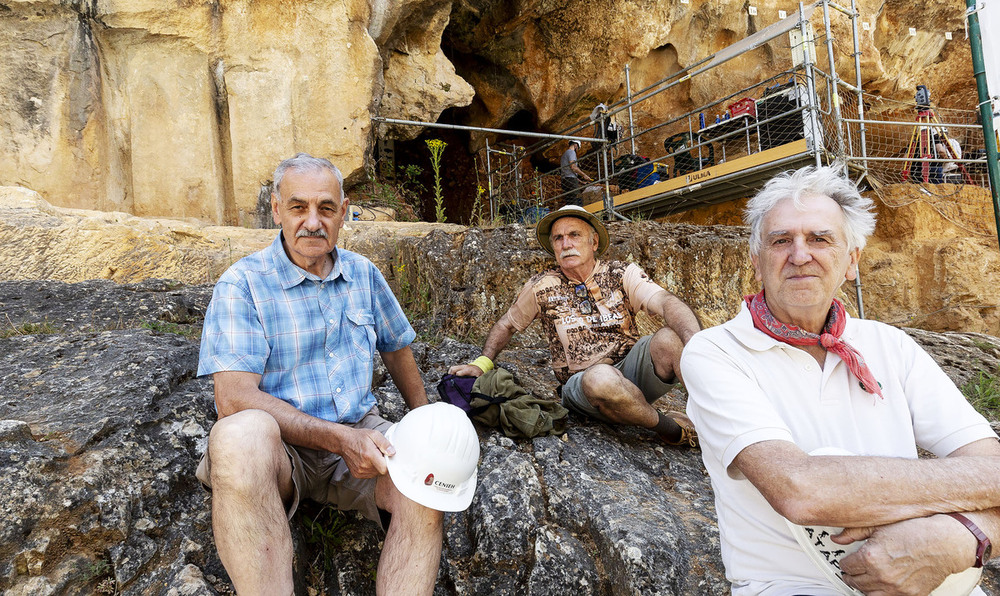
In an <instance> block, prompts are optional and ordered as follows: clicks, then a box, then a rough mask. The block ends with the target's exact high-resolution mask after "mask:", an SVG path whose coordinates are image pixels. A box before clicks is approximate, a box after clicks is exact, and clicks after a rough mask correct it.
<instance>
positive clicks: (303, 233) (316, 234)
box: [295, 228, 326, 238]
mask: <svg viewBox="0 0 1000 596" xmlns="http://www.w3.org/2000/svg"><path fill="white" fill-rule="evenodd" d="M295 237H296V238H326V230H324V229H323V228H320V229H318V230H315V231H310V230H307V229H305V228H302V229H300V230H299V231H298V232H296V233H295Z"/></svg>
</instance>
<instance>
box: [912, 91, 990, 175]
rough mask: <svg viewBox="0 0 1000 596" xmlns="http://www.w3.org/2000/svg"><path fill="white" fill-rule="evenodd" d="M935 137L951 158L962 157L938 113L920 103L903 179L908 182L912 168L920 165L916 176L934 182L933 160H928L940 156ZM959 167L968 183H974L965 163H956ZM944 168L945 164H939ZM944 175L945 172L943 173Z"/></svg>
mask: <svg viewBox="0 0 1000 596" xmlns="http://www.w3.org/2000/svg"><path fill="white" fill-rule="evenodd" d="M935 137H936V138H937V139H939V141H938V142H940V143H941V144H942V145H943V146H944V150H945V153H947V154H948V157H950V158H951V159H956V160H957V159H961V158H960V157H959V156H958V155H956V154H955V149H954V148H953V147H952V146H951V139H949V138H948V131H946V130H945V128H944V126H943V125H942V124H941V121H940V120H938V117H937V115H935V114H934V110H932V109H931V107H930V106H928V105H920V106H918V107H917V123H916V124H915V125H914V126H913V133H912V134H911V135H910V143H909V144H908V145H907V147H906V160H907V161H906V165H905V166H903V181H904V182H906V181H907V180H909V178H910V173H911V171H910V168H915V167H917V166H919V167H920V173H919V174H917V173H916V172H913V173H914V174H917V175H916V176H915V177H917V178H919V179H920V180H922V181H923V182H932V180H931V175H930V174H931V162H929V161H926V160H933V159H937V158H939V157H942V156H939V155H938V154H937V150H936V149H935V148H934V144H935ZM912 159H917V160H920V161H916V162H914V161H910V160H912ZM956 165H958V169H959V170H961V172H962V179H963V180H964V181H965V183H966V184H974V182H973V181H972V176H971V175H969V172H968V170H966V169H965V165H964V164H961V163H959V164H956ZM938 167H939V168H943V167H944V166H943V164H941V165H939V166H938ZM942 175H943V173H942ZM940 181H943V179H942V180H934V181H933V182H940Z"/></svg>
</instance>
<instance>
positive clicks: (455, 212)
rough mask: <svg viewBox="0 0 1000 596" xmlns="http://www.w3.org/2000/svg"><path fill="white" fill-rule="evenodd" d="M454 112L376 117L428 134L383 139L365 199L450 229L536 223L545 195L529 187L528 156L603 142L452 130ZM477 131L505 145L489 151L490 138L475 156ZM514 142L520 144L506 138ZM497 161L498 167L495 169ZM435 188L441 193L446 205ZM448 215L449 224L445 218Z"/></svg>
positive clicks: (511, 132) (459, 127)
mask: <svg viewBox="0 0 1000 596" xmlns="http://www.w3.org/2000/svg"><path fill="white" fill-rule="evenodd" d="M453 110H454V108H450V109H449V110H445V112H443V113H442V115H441V118H440V119H439V121H438V122H419V121H413V120H398V119H395V118H382V117H374V118H372V120H373V121H375V122H378V123H381V124H385V125H391V126H420V127H423V128H425V129H426V130H424V131H422V132H421V133H420V135H419V136H418V137H417V138H416V139H414V140H410V141H399V140H395V141H391V140H388V139H379V141H378V147H377V154H376V157H375V162H376V163H375V168H374V170H375V176H376V180H373V181H372V182H371V185H372V188H373V189H374V192H372V193H369V194H370V195H371V196H368V197H366V198H369V199H372V200H375V201H376V202H388V203H395V204H394V205H393V207H394V208H395V209H396V211H397V213H399V212H402V214H403V218H404V219H405V217H406V215H407V214H409V215H410V216H411V217H413V218H416V219H420V220H423V221H439V220H440V221H444V222H448V223H466V224H468V223H482V222H484V221H492V220H495V219H496V218H498V217H504V219H506V220H509V221H526V219H527V220H532V223H533V218H532V215H531V214H532V213H538V211H537V210H535V211H532V207H533V206H535V207H538V206H537V205H534V203H537V202H538V201H537V200H536V199H537V198H538V197H540V196H541V194H542V193H541V189H538V190H537V191H536V190H535V189H534V184H533V183H529V180H532V179H533V177H532V175H531V172H532V171H534V169H535V167H534V166H533V165H532V163H533V162H532V161H531V160H530V159H525V158H526V157H527V156H534V155H537V154H538V148H539V147H550V146H553V145H555V144H556V143H558V142H560V141H566V140H572V139H576V140H581V141H589V142H599V141H600V139H595V138H591V137H588V136H578V135H577V136H574V135H562V134H549V133H541V132H531V131H523V130H503V129H496V128H486V127H480V126H465V125H461V124H452V123H449V122H448V120H454V119H455V113H454V112H453ZM518 116H520V118H521V121H522V124H523V123H524V122H525V121H527V120H531V118H532V117H531V115H530V113H527V112H524V113H523V114H518ZM472 133H487V134H490V135H498V136H502V137H503V138H504V140H501V141H498V142H495V143H494V144H493V145H491V144H490V142H489V139H488V137H487V140H486V151H485V152H479V153H478V154H473V153H470V151H469V147H470V146H471V135H472ZM511 137H513V138H514V139H515V141H507V140H506V139H508V138H511ZM526 138H527V139H530V140H534V141H535V145H532V146H531V147H524V145H523V144H519V143H525V139H526ZM436 142H443V143H444V146H443V148H442V149H441V150H440V151H441V156H440V160H439V163H438V174H437V176H435V172H434V163H433V160H432V150H431V146H432V145H435V144H437V143H436ZM494 160H496V162H497V163H493V161H494ZM506 162H509V163H506ZM505 163H506V166H505V165H504V164H505ZM525 168H526V170H525ZM523 170H524V172H522V171H523ZM522 174H524V175H522ZM437 186H439V187H440V188H439V190H440V202H439V201H438V199H437V197H438V190H437V188H436V187H437ZM501 188H503V189H508V191H509V192H508V194H507V198H506V200H505V201H504V200H500V197H499V196H498V191H499V189H501ZM511 197H513V198H511ZM442 210H443V218H442V217H439V214H441V213H442Z"/></svg>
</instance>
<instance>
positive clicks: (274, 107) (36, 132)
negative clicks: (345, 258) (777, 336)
mask: <svg viewBox="0 0 1000 596" xmlns="http://www.w3.org/2000/svg"><path fill="white" fill-rule="evenodd" d="M857 6H858V10H859V12H860V14H861V18H862V20H863V21H864V22H865V23H867V24H869V25H870V27H869V28H868V30H865V31H863V32H862V40H861V41H862V52H863V63H862V69H863V75H862V76H863V79H864V81H865V85H866V89H867V90H868V91H869V92H871V93H873V94H874V95H877V96H879V95H880V96H884V97H885V98H890V99H903V100H905V101H909V100H910V98H911V97H912V93H913V87H914V85H915V84H917V83H924V84H927V85H929V86H930V87H931V89H932V90H934V93H935V101H936V103H938V104H940V105H949V106H951V105H958V106H963V107H968V106H971V105H973V103H974V97H975V91H974V86H973V84H972V82H971V80H972V79H971V65H970V57H969V56H970V52H969V48H968V44H967V43H966V42H965V41H964V39H963V38H962V36H961V35H955V36H954V39H952V40H946V39H945V37H944V34H945V32H955V33H959V32H960V31H961V30H962V26H963V24H962V23H963V21H962V19H963V11H964V3H962V2H961V0H934V1H933V2H928V3H920V4H919V5H917V4H912V3H911V4H905V3H884V2H877V1H875V0H859V2H858V3H857ZM751 8H753V9H754V10H755V11H756V14H750V9H751ZM796 8H797V4H795V3H793V2H789V1H787V0H762V1H760V2H755V3H753V4H752V5H749V4H744V5H734V4H732V3H730V2H725V1H724V0H691V1H690V2H681V3H672V4H671V3H663V2H657V1H655V0H641V1H635V0H613V1H611V2H595V1H593V0H554V1H545V2H542V1H539V0H533V1H528V2H516V3H511V2H506V1H500V0H371V1H368V2H366V1H363V0H348V1H343V2H340V1H333V0H319V1H314V2H288V1H286V0H253V1H251V0H211V1H208V2H202V3H190V2H181V3H162V2H155V1H153V0H101V1H100V2H97V1H96V0H87V1H83V0H73V1H66V0H6V1H4V2H0V50H2V53H3V55H4V56H5V57H6V59H5V60H4V61H3V62H2V63H0V87H2V88H4V89H5V90H8V92H5V93H4V94H3V95H2V96H0V130H2V131H3V132H4V135H3V136H2V137H0V185H20V186H26V187H28V188H32V189H34V190H37V191H38V192H40V193H41V194H42V195H43V196H44V197H45V198H46V199H47V200H48V201H50V202H52V203H54V204H58V205H61V206H66V207H75V208H88V209H98V210H102V211H120V212H125V213H130V214H134V215H145V216H171V217H196V218H199V219H202V220H204V221H208V222H212V223H216V224H226V225H251V223H252V222H253V220H254V217H253V215H254V212H255V209H256V198H257V195H258V191H259V189H260V185H261V184H262V183H264V182H266V181H267V180H268V179H269V177H270V172H271V171H272V169H273V168H274V166H275V164H276V163H277V162H278V161H279V160H280V159H281V158H284V157H287V156H289V155H291V154H293V153H295V152H297V151H308V152H311V153H314V154H317V155H323V156H326V157H330V158H331V159H333V160H334V161H335V162H336V163H338V164H339V165H340V167H341V168H342V169H343V170H344V172H345V173H346V174H348V175H350V176H351V177H352V179H353V180H356V179H357V178H358V177H359V176H360V175H361V174H362V173H363V168H364V164H365V163H366V160H367V159H368V158H369V157H370V154H371V150H372V146H373V140H374V138H375V134H373V127H372V120H371V117H372V115H373V114H376V113H377V114H379V115H381V116H387V117H397V118H405V119H412V120H419V121H435V120H437V119H438V117H439V116H440V115H441V113H442V112H443V111H445V110H446V109H448V108H459V107H462V106H468V105H469V104H470V102H473V98H475V103H474V104H473V105H471V106H470V107H469V108H468V109H462V110H457V111H455V112H454V119H457V120H460V121H462V122H463V123H465V124H470V125H475V126H487V127H504V126H507V125H508V124H511V123H514V124H516V125H517V126H520V127H523V126H528V127H529V128H534V129H540V130H550V131H556V130H562V129H563V128H564V127H566V126H568V125H569V124H571V123H573V122H575V121H577V120H578V119H579V118H580V117H582V116H584V115H586V114H589V112H590V111H591V110H592V109H593V107H594V106H595V105H596V104H597V103H598V102H611V101H614V100H616V99H619V98H621V97H623V96H624V95H625V89H624V86H623V78H624V77H623V69H624V67H625V65H626V64H629V65H631V67H632V72H633V76H632V87H633V89H639V88H643V87H646V86H648V85H650V84H652V83H654V82H656V81H659V80H660V79H662V78H663V77H664V76H666V75H669V74H671V73H674V72H677V71H679V70H681V69H684V68H688V67H690V66H692V65H695V64H697V63H698V62H699V61H701V60H703V59H704V58H706V57H707V56H710V55H712V54H713V53H715V52H717V51H718V50H720V49H722V48H723V47H725V46H727V45H729V44H731V43H733V42H735V41H737V40H739V39H742V38H744V37H746V36H748V35H750V34H752V33H754V32H756V31H757V30H759V29H761V28H763V27H764V26H767V25H769V24H771V23H773V22H775V21H777V20H778V11H779V10H784V11H786V12H793V11H794V10H795V9H796ZM910 27H914V28H915V29H916V35H913V36H911V35H909V33H908V30H909V28H910ZM834 34H835V36H837V37H838V38H839V39H847V38H846V37H844V36H845V35H846V32H845V31H844V30H843V29H842V28H841V29H838V30H835V32H834ZM784 43H785V42H784V40H781V41H780V43H779V42H775V44H777V45H775V44H770V45H767V46H765V47H762V48H760V49H757V50H754V51H753V52H751V53H748V54H746V55H743V56H740V57H738V58H736V59H734V60H733V61H731V62H730V63H728V64H726V65H724V66H723V67H720V68H718V69H716V70H714V71H713V72H712V73H710V74H708V75H706V76H702V77H696V78H695V79H692V80H691V81H688V82H686V83H684V84H682V85H679V86H677V87H676V88H675V89H673V90H671V91H670V92H669V93H665V94H662V95H661V96H658V97H657V99H656V100H655V101H652V102H650V103H649V104H648V105H646V106H644V107H643V108H641V109H639V110H637V113H636V118H637V119H638V120H639V123H640V124H641V125H643V126H647V125H649V124H652V123H659V122H663V121H664V120H666V119H667V118H669V117H671V116H675V115H678V114H681V113H683V112H685V111H687V110H689V109H692V108H693V107H695V106H697V105H701V104H704V103H705V102H707V101H709V100H713V99H716V98H717V94H718V91H719V89H720V88H722V87H720V85H721V84H722V83H725V88H726V89H730V90H734V91H735V90H736V89H738V88H741V87H743V86H746V85H748V84H750V83H751V82H757V81H759V80H761V79H762V78H763V77H764V76H765V74H766V75H770V74H772V73H773V72H775V64H777V62H776V61H778V60H780V59H787V56H785V54H787V51H786V50H785V48H784ZM847 45H848V44H846V43H838V44H836V49H835V51H836V60H837V61H839V62H841V63H848V62H851V61H852V60H853V57H852V56H851V50H850V49H848V47H847ZM779 54H780V56H779ZM779 70H780V69H779ZM880 105H881V104H880ZM419 132H420V129H419V128H414V127H393V128H391V129H385V130H382V131H381V134H385V135H389V136H394V137H397V138H403V139H412V138H413V137H415V136H416V135H417V134H418V133H419ZM482 141H483V137H482V135H473V137H472V139H471V140H470V145H469V147H468V149H470V150H476V149H478V148H480V147H481V145H482Z"/></svg>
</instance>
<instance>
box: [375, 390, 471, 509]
mask: <svg viewBox="0 0 1000 596" xmlns="http://www.w3.org/2000/svg"><path fill="white" fill-rule="evenodd" d="M385 438H386V439H389V442H390V443H392V445H393V447H395V448H396V455H393V456H392V457H387V458H386V459H385V462H386V468H388V469H389V477H390V478H392V482H393V484H395V485H396V488H397V489H399V492H401V493H403V495H404V496H405V497H407V498H409V499H410V500H412V501H415V502H417V503H420V504H421V505H423V506H425V507H430V508H431V509H437V510H438V511H464V510H465V509H468V507H469V505H470V504H471V503H472V495H473V494H474V493H475V492H476V468H477V466H478V465H479V436H478V435H476V428H475V427H474V426H473V425H472V421H471V420H469V417H468V416H467V415H466V414H465V411H464V410H462V409H461V408H459V407H457V406H453V405H451V404H448V403H444V402H438V403H433V404H429V405H426V406H421V407H419V408H415V409H413V410H411V411H410V412H409V413H407V414H406V416H403V419H402V420H400V421H399V422H397V423H396V424H393V425H392V426H391V427H389V430H388V431H386V433H385Z"/></svg>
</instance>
